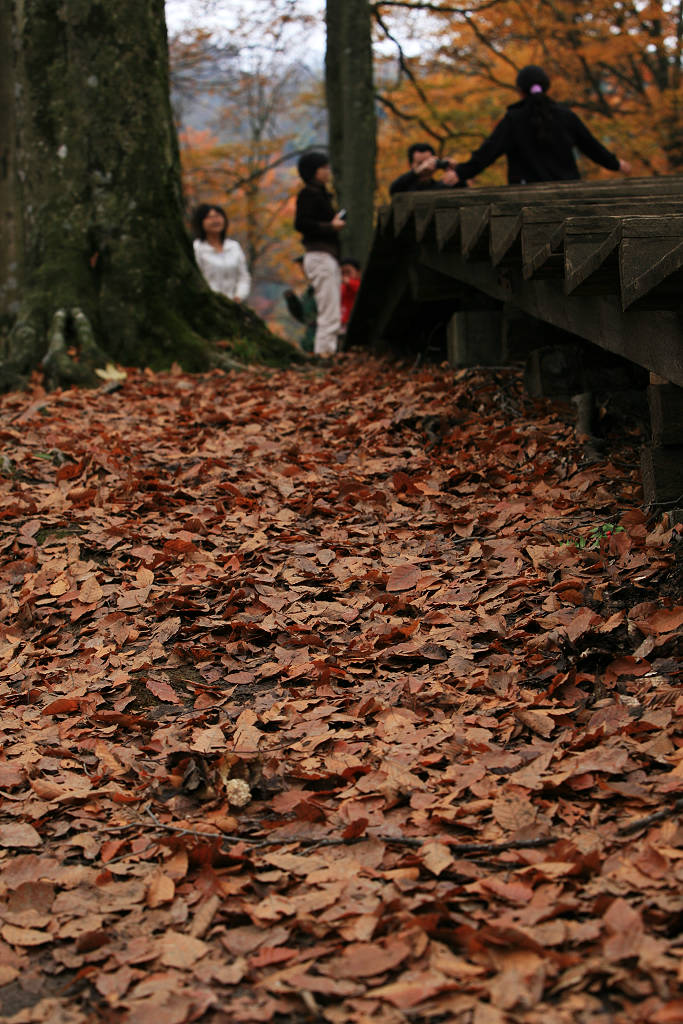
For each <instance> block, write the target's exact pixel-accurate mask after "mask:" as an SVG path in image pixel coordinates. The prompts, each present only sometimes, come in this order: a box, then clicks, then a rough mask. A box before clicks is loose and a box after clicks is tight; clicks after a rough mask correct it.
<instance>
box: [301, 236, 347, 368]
mask: <svg viewBox="0 0 683 1024" xmlns="http://www.w3.org/2000/svg"><path fill="white" fill-rule="evenodd" d="M304 273H305V275H306V277H307V278H308V280H309V281H310V282H311V284H312V285H313V291H314V292H315V304H316V306H317V307H318V318H317V321H316V327H315V341H314V342H313V351H314V352H315V354H316V355H317V356H331V355H334V353H335V352H336V351H337V338H338V336H339V331H340V329H341V267H340V266H339V263H338V262H337V260H336V259H335V258H334V256H331V255H330V253H329V252H307V253H305V254H304Z"/></svg>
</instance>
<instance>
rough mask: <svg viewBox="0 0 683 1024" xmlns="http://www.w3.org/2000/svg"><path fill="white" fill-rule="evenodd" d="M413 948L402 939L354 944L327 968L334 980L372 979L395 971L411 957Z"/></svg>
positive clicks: (344, 950) (327, 972) (347, 947)
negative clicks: (386, 972)
mask: <svg viewBox="0 0 683 1024" xmlns="http://www.w3.org/2000/svg"><path fill="white" fill-rule="evenodd" d="M410 953H411V948H410V946H409V944H408V943H407V942H404V941H402V940H401V939H393V940H392V939H388V940H387V941H386V942H383V943H381V944H380V943H374V942H359V943H352V944H351V945H349V946H346V947H345V949H343V950H342V952H341V954H340V955H339V956H338V957H336V958H335V959H334V960H333V962H332V963H331V964H329V965H328V966H327V968H326V971H325V973H326V974H329V975H331V976H332V977H334V978H372V977H374V976H375V975H377V974H383V973H384V972H385V971H390V970H394V969H395V968H396V967H398V965H399V964H401V963H403V961H404V960H405V959H406V958H407V957H409V956H410Z"/></svg>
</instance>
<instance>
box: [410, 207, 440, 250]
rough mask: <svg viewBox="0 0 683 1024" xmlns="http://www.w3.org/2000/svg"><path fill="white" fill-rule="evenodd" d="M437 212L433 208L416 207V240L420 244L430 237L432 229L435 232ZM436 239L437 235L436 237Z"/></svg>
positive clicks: (414, 214) (414, 215)
mask: <svg viewBox="0 0 683 1024" xmlns="http://www.w3.org/2000/svg"><path fill="white" fill-rule="evenodd" d="M435 212H436V211H435V210H434V207H433V206H416V207H415V209H414V212H413V217H414V219H415V238H416V239H417V241H418V242H422V241H423V240H424V239H425V238H427V236H428V235H429V231H430V229H431V230H432V231H434V214H435ZM434 237H436V235H434Z"/></svg>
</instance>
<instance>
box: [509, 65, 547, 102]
mask: <svg viewBox="0 0 683 1024" xmlns="http://www.w3.org/2000/svg"><path fill="white" fill-rule="evenodd" d="M532 85H540V87H541V90H542V92H544V93H546V92H547V91H548V89H549V88H550V79H549V78H548V76H547V74H546V73H545V71H544V70H543V68H539V66H538V64H527V66H526V67H525V68H522V70H521V71H520V72H519V73H518V74H517V88H518V89H519V90H520V91H521V92H523V93H524V94H525V95H526V96H528V95H529V94H530V92H531V87H532ZM538 95H540V93H539V94H538Z"/></svg>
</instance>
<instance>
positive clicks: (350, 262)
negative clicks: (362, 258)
mask: <svg viewBox="0 0 683 1024" xmlns="http://www.w3.org/2000/svg"><path fill="white" fill-rule="evenodd" d="M339 265H340V267H345V266H347V265H348V266H349V267H355V268H356V270H360V263H359V262H358V260H356V259H354V258H353V256H347V257H345V258H344V259H342V260H340V261H339Z"/></svg>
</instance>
